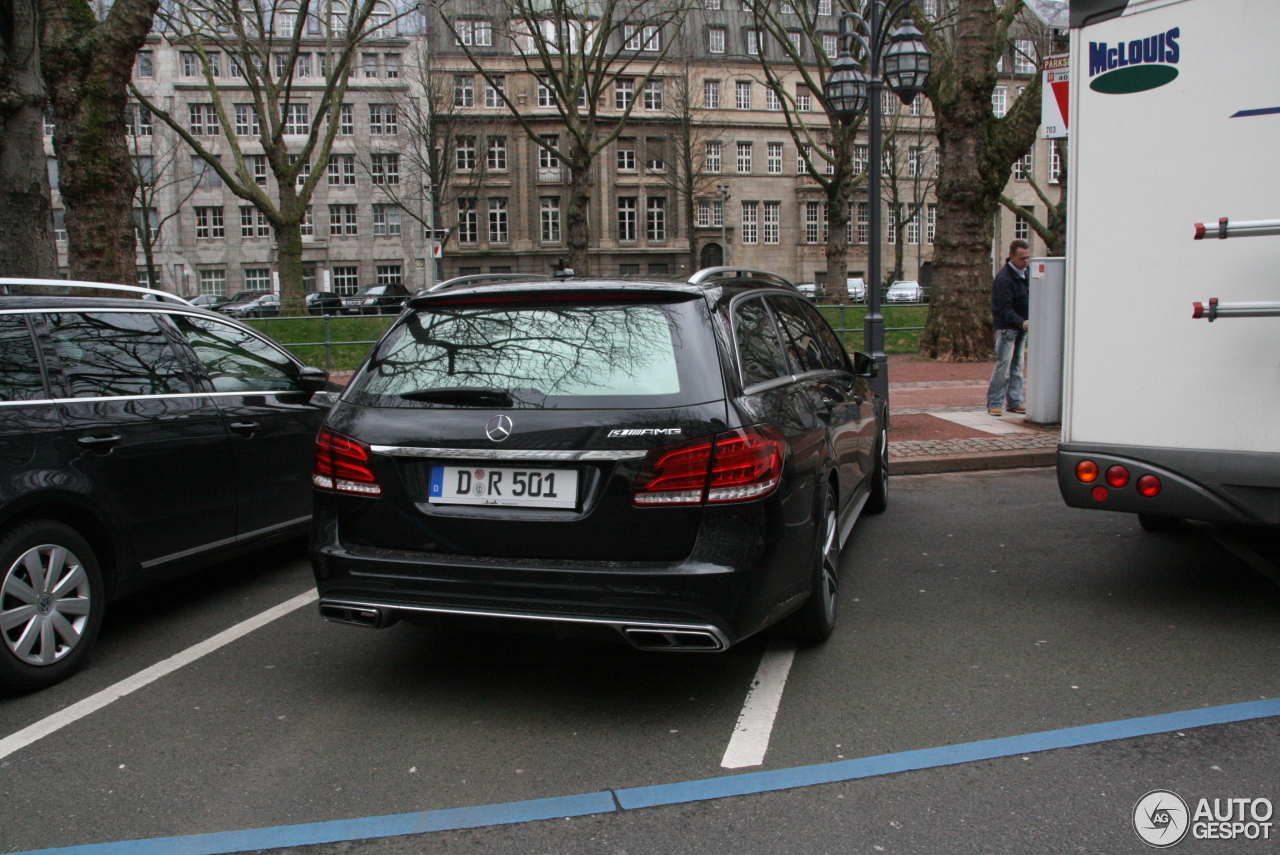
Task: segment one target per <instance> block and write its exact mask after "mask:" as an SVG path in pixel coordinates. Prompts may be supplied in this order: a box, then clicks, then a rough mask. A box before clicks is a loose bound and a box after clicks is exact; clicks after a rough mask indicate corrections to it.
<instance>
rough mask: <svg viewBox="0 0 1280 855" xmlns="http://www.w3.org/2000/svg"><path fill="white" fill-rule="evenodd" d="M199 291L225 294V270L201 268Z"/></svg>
mask: <svg viewBox="0 0 1280 855" xmlns="http://www.w3.org/2000/svg"><path fill="white" fill-rule="evenodd" d="M200 293H201V294H226V293H227V271H225V270H201V271H200Z"/></svg>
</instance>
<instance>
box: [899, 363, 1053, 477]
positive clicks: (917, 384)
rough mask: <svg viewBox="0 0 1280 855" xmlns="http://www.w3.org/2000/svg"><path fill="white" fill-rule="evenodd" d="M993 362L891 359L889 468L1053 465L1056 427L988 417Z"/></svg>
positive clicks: (1010, 416) (909, 471)
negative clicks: (987, 399) (988, 397)
mask: <svg viewBox="0 0 1280 855" xmlns="http://www.w3.org/2000/svg"><path fill="white" fill-rule="evenodd" d="M994 365H995V363H992V362H971V363H939V362H933V361H932V360H928V359H922V358H920V357H915V356H906V355H897V354H895V355H892V356H890V357H889V425H890V433H889V463H890V469H891V471H892V472H893V473H894V474H896V475H918V474H922V473H926V472H958V471H966V470H975V469H1008V468H1015V467H1026V466H1052V465H1053V464H1054V461H1055V458H1056V454H1057V448H1058V438H1059V433H1058V429H1057V426H1056V425H1054V426H1052V427H1041V426H1039V425H1033V424H1031V423H1030V422H1028V421H1026V420H1025V419H1024V418H1023V416H1021V415H1017V414H1015V413H1005V414H1004V415H1003V416H1002V417H997V416H991V415H988V414H987V402H986V398H987V383H988V381H989V380H990V379H991V371H992V368H993V367H994Z"/></svg>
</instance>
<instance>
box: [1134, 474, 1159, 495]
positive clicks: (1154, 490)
mask: <svg viewBox="0 0 1280 855" xmlns="http://www.w3.org/2000/svg"><path fill="white" fill-rule="evenodd" d="M1138 492H1139V493H1141V494H1142V495H1144V496H1146V497H1147V498H1148V499H1150V498H1151V497H1152V496H1156V495H1159V493H1160V479H1159V478H1157V477H1156V476H1154V475H1143V476H1142V477H1141V478H1139V479H1138Z"/></svg>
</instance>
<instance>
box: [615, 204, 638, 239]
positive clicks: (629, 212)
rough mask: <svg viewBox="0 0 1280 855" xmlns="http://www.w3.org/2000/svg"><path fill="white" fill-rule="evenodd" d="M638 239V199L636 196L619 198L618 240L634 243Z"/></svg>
mask: <svg viewBox="0 0 1280 855" xmlns="http://www.w3.org/2000/svg"><path fill="white" fill-rule="evenodd" d="M635 239H636V198H635V197H634V196H619V197H618V240H620V241H633V240H635Z"/></svg>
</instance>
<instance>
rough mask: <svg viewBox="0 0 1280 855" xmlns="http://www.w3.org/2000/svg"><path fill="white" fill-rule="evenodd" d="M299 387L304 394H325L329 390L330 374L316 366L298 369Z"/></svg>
mask: <svg viewBox="0 0 1280 855" xmlns="http://www.w3.org/2000/svg"><path fill="white" fill-rule="evenodd" d="M298 385H299V386H300V387H302V390H303V391H304V392H325V391H328V389H329V372H328V371H325V370H324V369H323V368H316V367H315V366H314V365H304V366H302V368H300V369H298Z"/></svg>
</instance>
